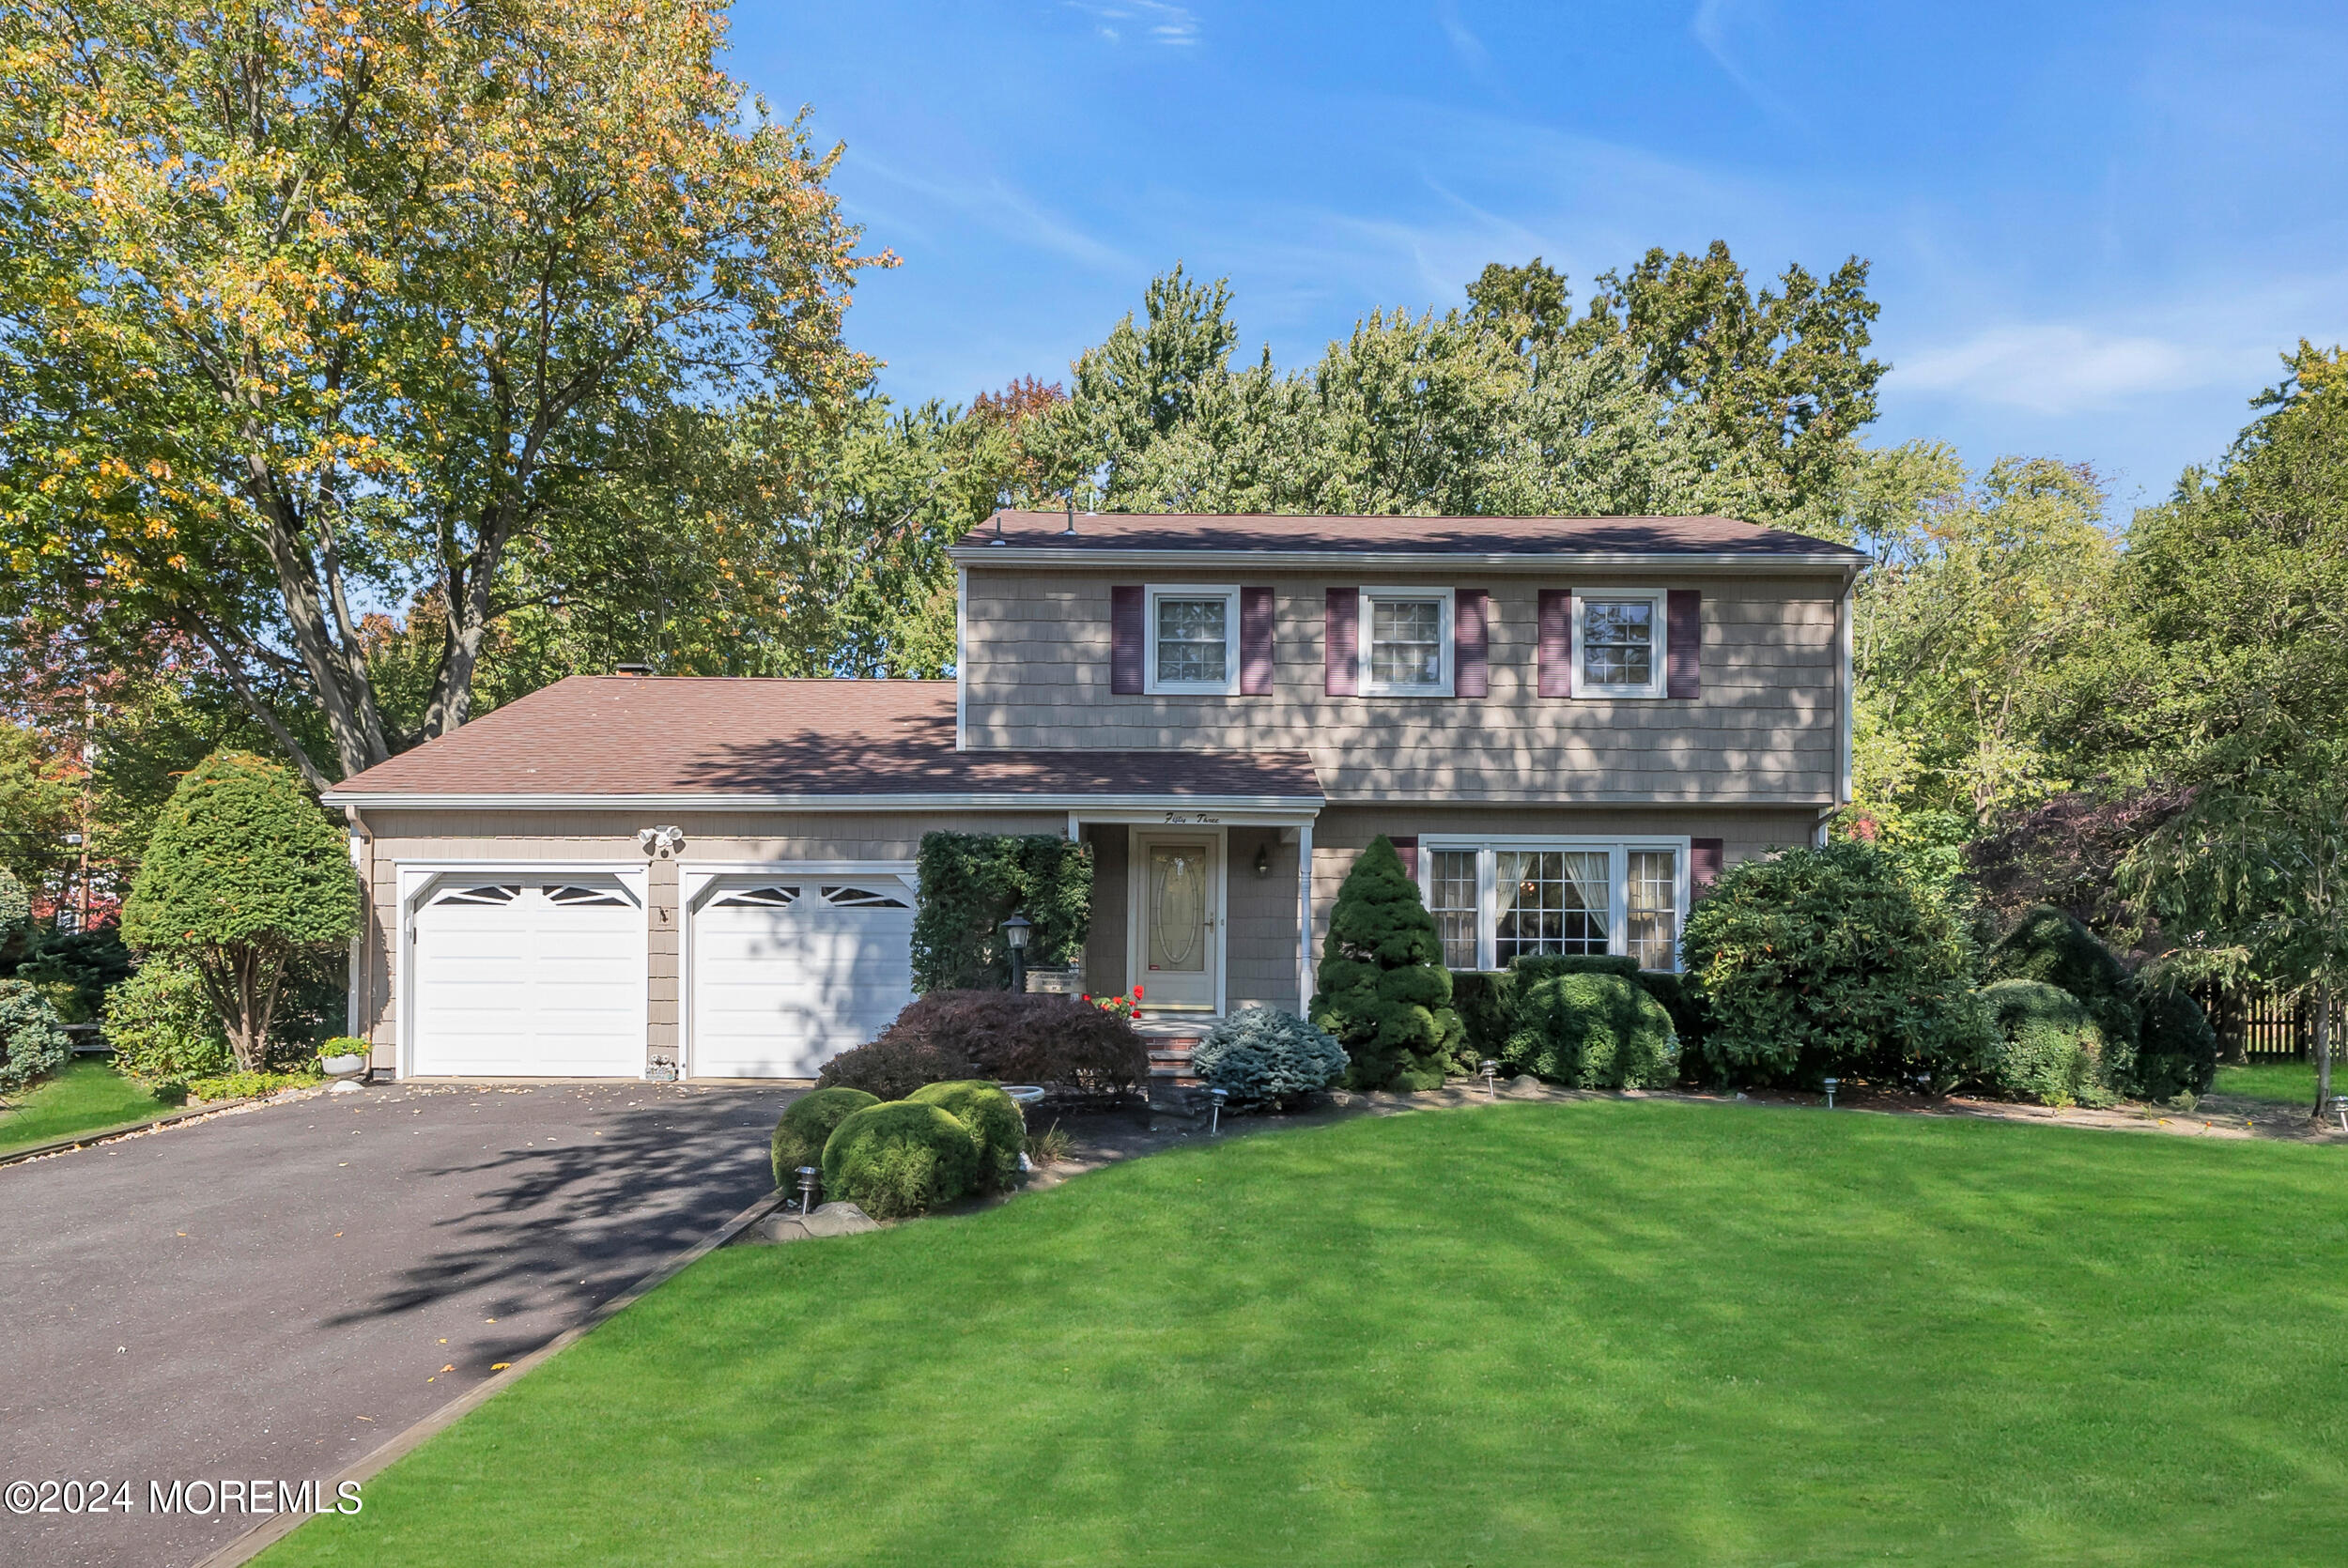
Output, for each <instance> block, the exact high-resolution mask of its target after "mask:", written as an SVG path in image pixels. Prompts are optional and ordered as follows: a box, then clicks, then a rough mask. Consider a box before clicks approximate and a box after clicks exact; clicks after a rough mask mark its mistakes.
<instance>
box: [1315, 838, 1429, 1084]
mask: <svg viewBox="0 0 2348 1568" xmlns="http://www.w3.org/2000/svg"><path fill="white" fill-rule="evenodd" d="M1312 1011H1313V1022H1316V1023H1318V1024H1320V1025H1321V1028H1323V1029H1325V1030H1327V1031H1328V1032H1329V1033H1330V1034H1332V1035H1335V1036H1336V1038H1337V1043H1338V1044H1340V1045H1342V1046H1344V1047H1345V1053H1346V1056H1347V1058H1348V1059H1349V1060H1350V1061H1351V1062H1352V1068H1350V1069H1349V1070H1348V1072H1347V1074H1346V1081H1347V1082H1348V1083H1349V1084H1352V1086H1353V1087H1354V1088H1357V1089H1384V1088H1399V1089H1431V1088H1434V1087H1436V1086H1437V1085H1439V1084H1442V1083H1443V1081H1444V1073H1445V1072H1446V1071H1448V1070H1449V1069H1450V1068H1452V1067H1453V1066H1455V1065H1456V1064H1455V1058H1456V1054H1457V1052H1458V1050H1459V1047H1460V1042H1461V1041H1462V1039H1463V1038H1464V1036H1465V1031H1464V1030H1463V1028H1462V1027H1461V1025H1460V1015H1459V1014H1458V1013H1456V1012H1454V1011H1453V1010H1452V1007H1451V972H1450V971H1449V970H1447V969H1445V968H1444V965H1443V940H1442V938H1441V937H1439V936H1438V935H1437V934H1436V930H1435V917H1434V916H1433V915H1429V914H1428V913H1427V903H1426V900H1425V899H1422V898H1420V896H1419V891H1418V884H1417V883H1416V882H1414V881H1413V880H1412V878H1411V874H1410V873H1409V872H1408V871H1406V870H1404V869H1402V857H1401V855H1399V854H1398V853H1396V852H1395V847H1394V842H1393V840H1392V839H1390V838H1387V837H1386V836H1385V835H1384V834H1383V833H1382V834H1380V835H1379V836H1378V837H1377V838H1372V839H1371V840H1370V841H1369V847H1368V848H1367V849H1366V850H1364V851H1363V852H1362V853H1361V855H1360V857H1359V858H1358V859H1356V860H1355V861H1354V862H1353V869H1352V870H1351V871H1349V872H1348V873H1346V878H1345V883H1344V885H1342V886H1341V887H1339V888H1338V889H1337V901H1336V907H1335V908H1334V909H1332V910H1331V911H1330V912H1329V936H1328V940H1327V941H1326V942H1325V943H1323V944H1322V946H1321V973H1320V987H1319V992H1318V994H1316V995H1315V996H1314V998H1313V1009H1312Z"/></svg>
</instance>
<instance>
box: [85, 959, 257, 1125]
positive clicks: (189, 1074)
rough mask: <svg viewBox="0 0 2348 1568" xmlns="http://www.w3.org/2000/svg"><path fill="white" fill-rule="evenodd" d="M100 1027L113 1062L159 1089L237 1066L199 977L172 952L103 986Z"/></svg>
mask: <svg viewBox="0 0 2348 1568" xmlns="http://www.w3.org/2000/svg"><path fill="white" fill-rule="evenodd" d="M99 1033H100V1035H102V1036H103V1037H104V1038H105V1040H106V1043H107V1044H108V1045H111V1046H113V1047H114V1052H115V1066H116V1068H119V1069H121V1070H122V1071H123V1072H124V1073H126V1074H128V1075H129V1076H131V1078H134V1079H136V1080H138V1081H139V1082H140V1083H142V1084H146V1085H147V1087H148V1088H150V1089H153V1090H155V1091H156V1092H157V1093H158V1094H164V1095H168V1094H172V1093H175V1092H182V1091H185V1090H186V1088H187V1087H188V1084H189V1082H190V1081H191V1080H193V1079H197V1078H210V1077H216V1076H218V1075H219V1074H221V1073H224V1072H226V1071H228V1070H229V1069H230V1068H233V1067H235V1066H236V1060H237V1059H236V1056H235V1054H234V1053H231V1052H230V1051H229V1049H228V1036H227V1034H226V1033H225V1032H224V1030H223V1029H222V1028H221V1025H220V1015H219V1013H217V1012H215V1011H214V1010H213V1008H212V1004H211V1001H210V999H209V998H208V997H207V996H206V995H205V994H204V980H203V977H202V976H199V975H197V974H196V972H195V965H194V964H193V963H191V962H189V961H187V960H186V959H183V958H180V957H178V955H177V954H171V953H158V954H156V955H155V956H154V957H153V958H150V959H148V960H147V961H146V962H145V963H142V964H140V965H139V966H138V968H137V969H135V970H133V971H132V972H131V977H130V978H129V979H127V980H124V981H122V982H120V983H119V984H117V985H116V986H115V987H114V988H113V989H111V990H110V991H108V992H106V1017H105V1022H102V1023H100V1025H99Z"/></svg>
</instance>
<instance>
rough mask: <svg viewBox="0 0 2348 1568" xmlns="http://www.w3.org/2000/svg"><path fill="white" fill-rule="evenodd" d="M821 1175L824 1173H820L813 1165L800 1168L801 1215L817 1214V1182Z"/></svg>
mask: <svg viewBox="0 0 2348 1568" xmlns="http://www.w3.org/2000/svg"><path fill="white" fill-rule="evenodd" d="M821 1175H823V1173H822V1172H821V1171H818V1170H817V1169H816V1168H815V1167H814V1166H812V1165H802V1166H800V1167H799V1212H800V1213H802V1214H812V1213H814V1212H815V1181H816V1178H817V1177H818V1176H821Z"/></svg>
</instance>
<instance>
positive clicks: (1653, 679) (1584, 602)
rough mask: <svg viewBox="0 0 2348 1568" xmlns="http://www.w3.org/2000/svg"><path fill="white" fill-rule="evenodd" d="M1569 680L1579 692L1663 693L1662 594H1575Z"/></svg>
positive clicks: (1604, 694)
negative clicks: (1574, 653) (1573, 654)
mask: <svg viewBox="0 0 2348 1568" xmlns="http://www.w3.org/2000/svg"><path fill="white" fill-rule="evenodd" d="M1573 604H1574V619H1575V622H1576V624H1575V626H1574V638H1573V643H1574V647H1575V649H1576V650H1578V653H1579V656H1578V658H1577V659H1576V661H1575V665H1576V668H1575V670H1574V684H1575V687H1576V692H1577V695H1580V696H1583V697H1661V696H1662V695H1663V689H1664V675H1665V657H1664V646H1663V635H1664V634H1663V626H1664V618H1663V595H1662V594H1661V593H1649V592H1614V593H1586V594H1576V595H1575V597H1574V601H1573Z"/></svg>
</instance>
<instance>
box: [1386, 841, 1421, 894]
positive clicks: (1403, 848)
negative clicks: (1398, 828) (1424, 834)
mask: <svg viewBox="0 0 2348 1568" xmlns="http://www.w3.org/2000/svg"><path fill="white" fill-rule="evenodd" d="M1386 837H1387V841H1388V842H1390V843H1392V844H1393V845H1394V853H1397V854H1398V855H1400V856H1401V857H1402V869H1404V870H1406V871H1408V872H1410V873H1411V880H1412V881H1413V882H1416V881H1417V880H1418V835H1417V834H1415V833H1391V834H1388V835H1387V836H1386Z"/></svg>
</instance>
